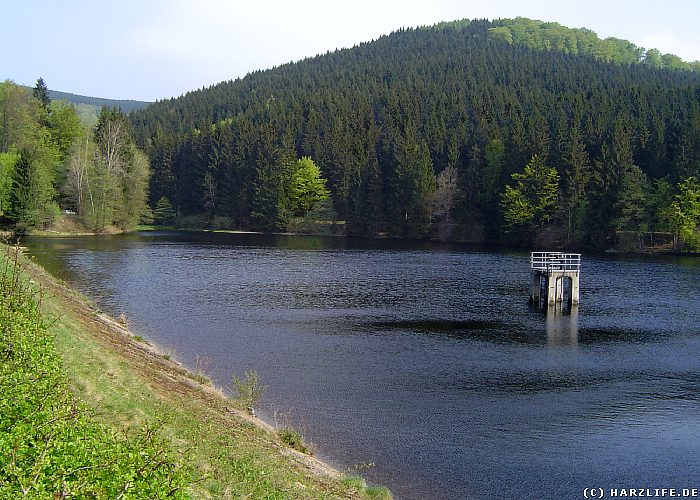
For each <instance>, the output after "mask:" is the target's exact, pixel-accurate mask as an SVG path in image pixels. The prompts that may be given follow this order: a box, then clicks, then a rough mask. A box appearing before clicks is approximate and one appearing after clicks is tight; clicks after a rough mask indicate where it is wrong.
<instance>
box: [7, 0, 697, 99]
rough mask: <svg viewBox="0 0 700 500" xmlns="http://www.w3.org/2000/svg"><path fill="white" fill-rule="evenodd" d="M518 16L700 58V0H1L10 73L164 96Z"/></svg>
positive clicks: (107, 91)
mask: <svg viewBox="0 0 700 500" xmlns="http://www.w3.org/2000/svg"><path fill="white" fill-rule="evenodd" d="M517 16H523V17H529V18H531V19H540V20H543V21H556V22H559V23H561V24H563V25H565V26H569V27H572V28H580V27H586V28H589V29H592V30H593V31H595V32H596V33H598V35H599V36H601V37H603V38H605V37H608V36H616V37H618V38H625V39H627V40H630V41H632V42H633V43H635V44H636V45H639V46H642V47H645V48H652V47H655V48H658V49H659V50H661V51H662V52H672V53H674V54H677V55H679V56H680V57H682V58H683V59H685V60H700V35H699V34H698V33H699V32H700V30H699V29H698V21H700V1H698V0H665V1H663V2H659V1H653V2H652V1H647V0H637V1H628V0H620V1H616V0H577V1H571V2H569V1H568V0H556V1H550V0H487V1H472V0H461V1H460V0H420V1H414V0H400V1H399V0H389V1H383V0H352V1H348V0H344V1H342V2H335V1H332V0H288V1H269V0H246V1H238V0H229V1H226V0H190V1H187V0H113V1H109V2H106V1H104V2H102V1H99V0H72V1H71V0H64V1H53V0H33V1H23V0H0V17H1V18H2V28H1V29H0V46H1V47H2V56H1V57H0V79H3V80H4V79H6V78H9V79H11V80H14V81H15V82H16V83H21V84H26V85H32V86H33V85H34V82H35V81H36V79H37V78H38V77H39V76H42V77H43V78H44V80H45V81H46V83H47V85H48V86H49V88H51V89H55V90H63V91H66V92H73V93H76V94H83V95H91V96H98V97H108V98H113V99H137V100H156V99H162V98H168V97H174V96H178V95H180V94H182V93H184V92H187V91H189V90H195V89H197V88H201V87H203V86H204V87H208V86H210V85H213V84H215V83H218V82H220V81H222V80H230V79H235V78H237V77H243V76H245V75H246V74H247V73H249V72H251V71H255V70H258V69H267V68H270V67H272V66H275V65H279V64H283V63H286V62H289V61H296V60H299V59H303V58H305V57H310V56H314V55H316V54H319V53H325V52H327V51H332V50H335V49H336V48H343V47H351V46H353V45H356V44H358V43H361V42H364V41H369V40H372V39H375V38H377V37H379V36H381V35H383V34H388V33H390V32H391V31H394V30H396V29H398V28H401V27H415V26H421V25H429V24H434V23H436V22H439V21H451V20H456V19H464V18H469V19H474V18H488V19H496V18H510V17H517Z"/></svg>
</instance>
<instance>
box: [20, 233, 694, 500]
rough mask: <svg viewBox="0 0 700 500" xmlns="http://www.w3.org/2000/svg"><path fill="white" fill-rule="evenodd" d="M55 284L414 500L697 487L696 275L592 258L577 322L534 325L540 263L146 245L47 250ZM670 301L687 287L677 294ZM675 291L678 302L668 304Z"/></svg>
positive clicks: (362, 247)
mask: <svg viewBox="0 0 700 500" xmlns="http://www.w3.org/2000/svg"><path fill="white" fill-rule="evenodd" d="M27 244H28V245H29V246H30V248H31V252H32V253H33V254H34V255H35V256H36V257H37V259H38V260H39V261H40V262H41V263H42V264H43V265H45V266H46V267H47V268H49V270H50V271H51V272H53V273H55V274H58V275H59V276H61V277H62V278H64V279H66V280H67V281H68V282H70V283H72V284H74V285H75V286H77V287H78V288H80V289H81V290H83V291H85V292H86V293H87V294H88V295H89V296H90V297H92V298H94V299H95V300H97V301H98V302H99V303H100V305H101V306H102V307H103V308H104V309H106V310H107V311H109V312H111V313H113V314H119V313H122V312H124V313H125V314H127V316H128V317H129V319H130V324H132V325H133V326H134V327H135V328H136V329H137V330H139V331H140V332H142V333H143V334H145V335H146V336H148V337H149V338H151V339H153V340H154V341H156V342H157V343H159V344H160V345H164V346H168V347H171V348H174V349H175V350H176V351H177V352H178V357H180V358H181V359H182V361H184V362H185V363H189V364H190V365H191V366H192V365H193V364H194V362H195V359H196V357H197V356H204V357H206V358H208V359H211V360H212V363H211V374H210V375H211V377H212V379H213V380H214V382H215V383H216V384H217V385H226V384H228V381H229V380H230V377H231V374H232V373H237V374H239V375H240V374H241V373H242V371H243V370H245V369H249V368H254V369H256V370H257V371H258V372H259V373H260V374H261V376H262V379H263V380H264V381H265V384H266V385H267V386H268V391H267V393H266V395H265V401H264V408H262V409H261V410H262V411H261V413H262V414H263V416H265V415H268V416H269V418H270V420H272V418H273V416H274V415H275V413H278V414H279V413H283V414H285V415H291V418H292V421H293V423H297V424H301V426H302V427H303V430H304V431H305V433H306V435H307V437H308V438H309V439H310V440H311V441H312V442H313V443H314V444H315V445H316V448H317V450H318V454H319V455H320V456H321V457H322V458H326V459H329V460H330V461H331V462H333V463H334V464H335V465H336V466H337V467H338V468H340V469H342V470H347V469H348V468H350V467H353V466H356V465H358V464H362V463H367V462H372V463H374V464H376V466H375V467H373V468H371V469H369V470H367V471H366V472H365V474H366V475H367V476H368V478H369V479H370V480H371V481H374V482H377V483H379V484H385V485H387V486H389V487H390V488H391V489H392V490H393V491H394V493H395V494H396V497H397V498H399V499H402V498H409V499H410V498H421V499H422V498H438V499H439V498H449V499H454V498H538V499H547V498H553V499H554V498H580V497H581V491H582V489H583V488H584V487H589V486H591V485H594V484H595V485H599V486H601V487H618V488H622V487H625V486H629V485H637V484H640V485H653V486H656V485H661V484H663V485H673V486H674V487H684V486H691V487H692V486H696V482H697V478H698V477H700V437H699V436H700V419H698V417H697V415H698V414H700V356H698V355H697V353H698V352H700V326H699V325H700V317H699V311H700V293H698V292H700V289H699V285H698V284H699V283H700V279H698V275H699V274H700V266H699V265H698V262H700V261H699V260H698V259H687V258H683V259H675V258H655V259H651V260H643V259H640V258H636V259H623V258H612V257H606V258H604V259H603V258H595V257H594V256H587V257H585V266H584V269H583V270H582V289H581V305H580V306H578V308H576V309H570V310H567V309H565V310H564V311H561V310H557V309H551V310H547V311H546V312H542V311H538V310H533V309H531V308H529V307H528V305H527V301H528V285H529V254H527V253H524V252H523V253H518V252H515V253H513V252H510V253H498V252H494V251H484V250H483V249H478V248H470V247H464V246H457V245H447V244H431V243H405V242H396V241H376V240H374V241H363V240H353V239H342V238H323V237H318V238H315V237H314V238H300V237H292V236H268V235H251V234H245V235H244V234H240V235H227V234H197V233H149V234H144V235H129V236H124V237H110V238H75V239H58V240H55V239H52V240H46V239H33V240H28V241H27ZM669 283H672V284H673V286H668V284H669ZM662 289H663V293H660V290H662Z"/></svg>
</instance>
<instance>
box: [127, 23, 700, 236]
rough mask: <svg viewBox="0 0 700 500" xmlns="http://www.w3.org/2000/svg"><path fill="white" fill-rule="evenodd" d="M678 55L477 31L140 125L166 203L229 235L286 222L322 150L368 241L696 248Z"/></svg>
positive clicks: (339, 58)
mask: <svg viewBox="0 0 700 500" xmlns="http://www.w3.org/2000/svg"><path fill="white" fill-rule="evenodd" d="M528 30H529V33H530V35H528ZM533 33H534V34H533ZM557 37H559V38H557ZM557 40H563V42H562V41H560V42H557ZM596 41H597V42H596ZM657 56H659V57H657ZM663 61H666V62H665V63H664V62H663ZM678 61H680V60H679V59H678V58H675V56H673V57H670V56H664V57H663V58H662V57H660V55H659V54H658V51H648V52H645V51H644V49H641V48H637V47H635V46H634V45H632V44H630V43H629V42H626V41H623V40H617V39H608V40H606V41H601V40H600V39H598V38H597V37H596V36H595V34H593V33H592V32H590V31H588V30H569V29H568V28H564V27H561V26H559V25H555V24H554V25H553V24H552V23H549V24H548V23H538V22H535V21H529V20H524V19H518V20H503V21H497V22H493V23H491V22H488V21H479V20H477V21H471V22H469V21H460V22H455V23H444V24H440V25H437V26H434V27H429V28H419V29H409V30H400V31H398V32H395V33H392V34H391V35H388V36H384V37H381V38H380V39H378V40H376V41H373V42H370V43H364V44H361V45H359V46H357V47H354V48H352V49H345V50H340V51H336V52H333V53H328V54H325V55H320V56H317V57H314V58H310V59H306V60H303V61H300V62H297V63H293V64H287V65H284V66H280V67H277V68H274V69H271V70H267V71H259V72H256V73H253V74H250V75H248V76H246V77H245V78H243V79H239V80H235V81H229V82H224V83H221V84H218V85H215V86H212V87H210V88H207V89H202V90H199V91H195V92H191V93H188V94H186V95H184V96H182V97H180V98H178V99H170V100H164V101H160V102H157V103H155V104H154V105H152V106H150V107H149V108H147V109H145V110H141V111H138V112H135V113H132V114H131V119H132V123H133V127H134V130H135V134H136V137H137V141H138V142H139V144H140V145H141V146H142V147H144V148H145V149H146V150H147V151H148V152H149V155H150V159H151V165H152V167H153V171H154V172H153V178H152V183H151V202H152V204H153V205H155V203H157V202H158V201H159V200H161V202H163V200H167V201H168V202H170V203H172V206H173V207H174V210H175V211H176V213H177V214H179V215H180V216H188V215H192V214H200V215H201V214H206V216H207V217H208V220H210V221H216V223H217V224H219V225H222V226H227V227H260V228H262V229H283V228H285V227H286V226H287V224H288V223H289V220H290V218H291V216H292V215H293V214H292V213H291V212H290V210H289V209H288V206H287V205H288V203H287V198H288V191H289V190H288V188H287V187H286V186H287V184H288V183H286V182H285V180H284V179H285V178H286V177H288V176H289V174H288V172H289V171H290V168H289V165H291V164H292V163H293V162H294V161H295V159H296V158H299V157H302V156H305V157H310V158H311V159H312V160H313V161H314V162H315V163H316V164H317V165H318V166H319V168H320V171H321V174H322V176H323V177H324V178H325V179H327V181H328V182H327V186H328V188H329V189H330V195H331V199H332V207H329V208H332V209H333V210H325V211H323V213H324V214H326V215H327V216H331V217H336V218H337V219H339V220H345V221H347V230H348V232H349V234H353V235H366V236H374V235H377V234H388V235H390V236H394V237H418V238H424V237H434V238H454V239H467V240H477V241H504V242H521V243H531V242H532V241H533V240H534V239H537V240H538V241H542V242H544V243H548V244H556V245H560V246H567V245H569V246H571V245H581V244H584V245H588V246H592V247H596V248H608V247H610V246H612V245H614V244H616V243H617V242H618V240H619V239H620V237H621V235H626V236H627V237H629V236H630V235H633V236H632V239H633V240H634V241H638V242H639V244H640V245H643V244H644V243H645V235H647V234H649V233H652V232H667V233H670V234H672V235H675V237H676V238H675V241H676V243H677V244H679V243H680V242H681V240H683V239H684V240H686V242H687V244H691V245H692V241H691V240H693V238H694V236H695V232H694V231H695V228H696V225H697V213H696V212H697V207H695V206H694V200H695V201H697V200H696V198H697V187H698V185H697V180H696V176H697V175H698V168H699V166H700V73H698V72H695V71H693V69H697V64H695V65H691V64H688V63H683V64H686V66H684V67H683V68H681V67H678V68H676V67H675V66H678V65H677V64H676V65H675V66H674V64H673V63H677V62H678ZM681 62H682V61H681ZM664 64H665V65H666V66H668V67H664ZM671 68H673V69H671ZM292 170H293V169H292ZM683 183H684V184H683ZM681 233H683V234H681Z"/></svg>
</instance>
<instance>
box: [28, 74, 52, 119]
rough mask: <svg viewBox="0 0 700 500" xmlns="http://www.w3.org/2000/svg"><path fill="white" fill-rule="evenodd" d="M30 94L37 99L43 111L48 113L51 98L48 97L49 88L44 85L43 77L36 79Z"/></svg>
mask: <svg viewBox="0 0 700 500" xmlns="http://www.w3.org/2000/svg"><path fill="white" fill-rule="evenodd" d="M32 95H33V96H34V98H35V99H36V100H37V101H39V104H40V105H41V107H42V108H44V111H46V112H47V113H48V112H49V109H50V106H51V98H50V97H49V89H48V87H47V86H46V83H44V79H43V78H41V77H40V78H39V79H38V80H37V81H36V85H35V86H34V90H33V91H32Z"/></svg>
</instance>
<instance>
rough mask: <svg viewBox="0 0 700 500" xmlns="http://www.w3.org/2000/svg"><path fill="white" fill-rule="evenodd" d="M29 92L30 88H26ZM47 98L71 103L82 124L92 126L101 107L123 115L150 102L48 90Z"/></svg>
mask: <svg viewBox="0 0 700 500" xmlns="http://www.w3.org/2000/svg"><path fill="white" fill-rule="evenodd" d="M27 88H29V89H30V90H31V89H32V88H31V87H27ZM49 97H50V98H51V99H53V100H56V101H58V100H63V101H68V102H71V103H73V104H74V105H75V108H76V110H77V111H78V115H80V118H81V120H82V121H83V122H85V123H87V124H89V125H92V124H94V123H97V116H98V115H99V114H100V109H101V108H103V107H108V108H114V107H116V108H119V109H121V110H122V111H123V112H124V113H130V112H132V111H137V110H139V109H143V108H145V107H147V106H149V105H150V104H151V103H150V102H144V101H134V100H119V99H105V98H103V97H89V96H84V95H78V94H71V93H70V92H60V91H58V90H50V89H49Z"/></svg>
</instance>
